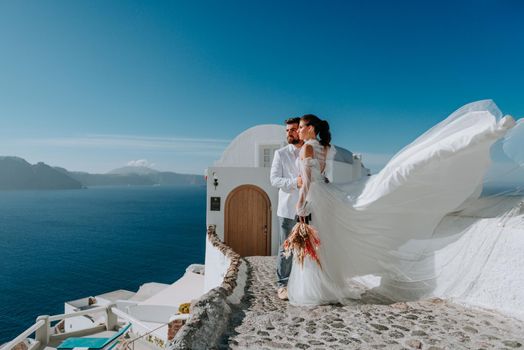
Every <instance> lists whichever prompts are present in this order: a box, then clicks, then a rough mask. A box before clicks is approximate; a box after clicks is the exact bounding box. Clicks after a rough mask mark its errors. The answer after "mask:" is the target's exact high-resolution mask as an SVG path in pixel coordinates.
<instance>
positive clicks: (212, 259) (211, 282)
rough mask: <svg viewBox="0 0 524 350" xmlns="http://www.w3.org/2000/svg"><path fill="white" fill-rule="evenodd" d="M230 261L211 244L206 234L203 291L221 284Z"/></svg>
mask: <svg viewBox="0 0 524 350" xmlns="http://www.w3.org/2000/svg"><path fill="white" fill-rule="evenodd" d="M230 264H231V261H230V259H229V258H227V257H226V256H225V255H224V254H223V253H222V252H221V251H220V250H218V248H217V247H215V246H213V244H211V242H210V241H209V237H208V235H206V263H205V267H206V273H205V275H204V277H205V279H204V293H207V292H209V291H210V290H211V289H213V288H215V287H218V286H219V285H221V284H222V282H223V280H224V276H225V274H226V272H227V269H228V268H229V265H230Z"/></svg>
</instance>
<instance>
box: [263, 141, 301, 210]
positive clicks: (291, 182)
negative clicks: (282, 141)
mask: <svg viewBox="0 0 524 350" xmlns="http://www.w3.org/2000/svg"><path fill="white" fill-rule="evenodd" d="M299 153H300V148H296V147H295V146H293V145H287V146H285V147H282V148H281V149H279V150H276V151H275V155H274V156H273V164H272V165H271V175H270V180H271V185H272V186H274V187H278V189H279V190H278V209H277V215H278V216H280V217H283V218H288V219H294V218H295V215H296V213H297V209H296V204H297V202H298V187H297V177H298V175H299V170H298V166H297V158H298V156H299Z"/></svg>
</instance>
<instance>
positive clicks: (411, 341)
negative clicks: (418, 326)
mask: <svg viewBox="0 0 524 350" xmlns="http://www.w3.org/2000/svg"><path fill="white" fill-rule="evenodd" d="M405 344H406V345H407V346H409V347H411V348H413V349H422V342H421V341H420V340H417V339H409V340H407V341H406V343H405Z"/></svg>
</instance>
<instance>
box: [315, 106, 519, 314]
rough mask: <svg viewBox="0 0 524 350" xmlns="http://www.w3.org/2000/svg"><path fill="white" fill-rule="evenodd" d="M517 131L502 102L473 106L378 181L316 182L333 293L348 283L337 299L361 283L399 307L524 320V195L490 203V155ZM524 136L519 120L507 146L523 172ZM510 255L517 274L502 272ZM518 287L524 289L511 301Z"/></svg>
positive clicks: (404, 153) (418, 143) (399, 158)
mask: <svg viewBox="0 0 524 350" xmlns="http://www.w3.org/2000/svg"><path fill="white" fill-rule="evenodd" d="M514 126H515V122H514V120H513V119H512V118H511V117H503V116H502V113H501V112H500V110H499V109H498V108H497V106H496V105H495V103H494V102H493V101H491V100H484V101H479V102H474V103H470V104H468V105H466V106H464V107H462V108H460V109H458V110H457V111H455V112H454V113H453V114H451V115H450V116H449V117H448V118H446V119H445V120H444V121H442V122H441V123H439V124H438V125H436V126H435V127H433V128H431V129H430V130H428V131H427V132H426V133H424V134H423V135H421V136H420V137H419V138H417V139H416V140H415V141H414V142H412V143H411V144H409V145H408V146H406V147H405V148H403V149H402V150H401V151H400V152H398V153H397V154H396V155H395V156H394V157H393V158H392V159H391V160H390V161H389V163H388V164H387V165H386V166H385V167H384V169H382V170H381V171H380V172H379V173H378V174H376V175H373V176H371V177H370V178H368V179H366V180H364V181H359V182H357V183H356V184H355V183H354V184H351V185H348V186H344V185H334V184H329V185H325V184H320V183H316V184H315V183H313V184H312V186H311V188H310V191H309V194H308V197H309V201H310V203H309V205H310V208H311V211H312V213H313V217H314V222H313V223H314V225H315V226H316V227H317V229H318V231H319V235H320V237H321V241H322V244H321V248H320V255H321V259H322V266H323V274H325V275H326V276H327V279H328V280H329V281H331V282H334V283H330V284H331V286H328V288H331V289H336V288H340V287H341V284H345V285H344V286H342V288H343V289H345V290H346V292H345V293H341V292H337V291H335V290H333V291H332V293H333V294H336V295H337V296H338V298H339V299H342V298H343V297H350V296H351V294H354V293H352V292H351V291H349V289H351V288H352V287H351V286H354V285H355V282H358V283H359V284H360V285H363V286H365V287H366V288H368V289H371V290H372V291H373V292H375V293H377V294H380V295H382V296H385V297H387V298H389V299H393V300H410V299H418V298H422V297H429V296H435V297H442V298H456V299H457V300H459V301H464V302H466V303H471V304H475V305H481V306H488V307H492V308H498V309H503V310H505V311H508V312H510V313H512V314H514V315H517V316H519V317H520V316H522V317H524V311H521V312H520V314H519V312H517V313H515V308H517V307H519V308H520V310H524V292H523V290H524V277H515V274H518V276H522V275H524V273H523V271H522V270H524V259H523V258H521V257H520V256H521V255H522V254H521V253H520V250H521V249H524V220H523V211H524V209H523V207H524V204H522V203H523V202H522V199H523V196H522V193H520V194H519V193H514V194H513V195H511V196H505V197H500V196H493V195H491V196H482V197H481V196H480V194H481V190H482V184H483V181H484V178H485V176H486V173H487V172H488V169H490V165H491V164H492V161H491V153H490V151H491V149H492V147H493V145H494V144H495V143H497V141H499V140H501V139H502V138H504V136H505V135H506V134H507V133H508V130H511V129H512V128H513V127H514ZM522 129H524V126H523V124H522V123H521V121H519V123H518V124H517V127H515V128H513V130H511V132H510V133H508V135H507V136H506V139H505V140H504V143H503V146H504V147H503V148H504V150H505V151H506V152H507V154H511V157H512V158H513V159H514V160H516V161H517V162H518V161H519V160H520V161H521V163H520V165H522V164H523V163H524V157H523V153H522V152H523V149H524V142H523V140H524V132H523V130H522ZM499 142H500V141H499ZM328 163H329V162H328ZM518 167H519V166H518V165H517V168H518ZM327 168H328V167H327ZM327 168H326V169H327ZM508 245H512V246H511V247H508ZM504 257H505V258H506V259H509V261H511V263H509V266H511V264H513V265H512V266H513V268H514V270H516V272H514V273H511V272H510V273H509V275H508V273H506V274H503V273H502V272H501V269H502V268H505V267H507V266H508V262H504V261H503V259H504ZM504 264H505V265H504ZM515 264H516V265H515ZM342 281H343V282H342ZM317 287H318V286H316V287H315V288H317ZM510 287H518V288H519V289H518V290H514V291H512V292H510V293H509V294H510V295H509V296H507V294H508V293H507V292H506V291H505V290H504V289H508V288H510ZM318 288H319V287H318ZM511 293H513V294H511Z"/></svg>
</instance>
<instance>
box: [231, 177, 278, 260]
mask: <svg viewBox="0 0 524 350" xmlns="http://www.w3.org/2000/svg"><path fill="white" fill-rule="evenodd" d="M246 188H251V189H254V190H255V191H257V192H258V193H260V194H262V197H263V198H264V200H265V201H266V204H267V213H266V215H267V216H266V217H267V234H266V255H265V256H270V255H271V240H272V230H271V228H272V223H273V220H272V217H271V200H270V199H269V196H268V195H267V193H266V191H264V190H263V189H262V188H260V187H258V186H256V185H240V186H237V187H235V188H234V189H233V190H231V192H229V193H228V195H227V198H226V203H225V206H224V243H226V244H227V242H228V238H229V237H228V234H229V233H228V231H229V219H228V213H229V203H230V201H231V198H233V195H234V194H235V193H236V192H238V191H240V190H243V189H246Z"/></svg>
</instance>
